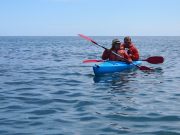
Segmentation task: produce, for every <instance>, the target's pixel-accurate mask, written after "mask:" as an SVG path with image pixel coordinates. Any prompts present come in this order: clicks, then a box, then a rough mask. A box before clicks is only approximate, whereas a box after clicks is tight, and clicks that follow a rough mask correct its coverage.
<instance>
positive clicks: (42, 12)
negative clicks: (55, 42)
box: [0, 0, 180, 36]
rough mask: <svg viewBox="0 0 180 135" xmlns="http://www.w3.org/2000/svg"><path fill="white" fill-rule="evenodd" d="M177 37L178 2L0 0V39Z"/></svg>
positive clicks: (159, 0) (165, 0)
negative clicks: (8, 37) (26, 37)
mask: <svg viewBox="0 0 180 135" xmlns="http://www.w3.org/2000/svg"><path fill="white" fill-rule="evenodd" d="M79 33H82V34H85V35H90V36H125V35H129V36H180V0H0V36H77V34H79Z"/></svg>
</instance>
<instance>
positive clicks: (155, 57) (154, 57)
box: [143, 56, 164, 64]
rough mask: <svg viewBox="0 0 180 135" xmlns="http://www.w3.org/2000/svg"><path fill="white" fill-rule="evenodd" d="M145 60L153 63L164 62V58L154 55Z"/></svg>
mask: <svg viewBox="0 0 180 135" xmlns="http://www.w3.org/2000/svg"><path fill="white" fill-rule="evenodd" d="M143 61H147V62H149V63H151V64H160V63H163V62H164V58H163V57H161V56H152V57H149V58H147V59H145V60H143Z"/></svg>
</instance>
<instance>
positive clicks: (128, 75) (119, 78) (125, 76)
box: [93, 69, 137, 83]
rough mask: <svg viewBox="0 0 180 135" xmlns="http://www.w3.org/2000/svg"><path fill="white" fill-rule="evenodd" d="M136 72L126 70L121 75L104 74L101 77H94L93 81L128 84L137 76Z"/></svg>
mask: <svg viewBox="0 0 180 135" xmlns="http://www.w3.org/2000/svg"><path fill="white" fill-rule="evenodd" d="M134 70H136V69H131V70H126V71H124V72H120V73H118V72H116V73H111V74H104V75H101V76H94V78H93V80H94V83H128V82H129V81H130V80H131V79H132V78H134V77H135V76H136V75H137V73H136V72H134ZM136 71H137V70H136Z"/></svg>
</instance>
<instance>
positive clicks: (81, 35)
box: [78, 34, 98, 45]
mask: <svg viewBox="0 0 180 135" xmlns="http://www.w3.org/2000/svg"><path fill="white" fill-rule="evenodd" d="M78 35H79V36H80V37H82V38H84V39H86V40H88V41H90V42H92V43H94V44H96V45H98V43H96V42H95V41H94V40H92V39H91V38H89V37H87V36H85V35H83V34H78Z"/></svg>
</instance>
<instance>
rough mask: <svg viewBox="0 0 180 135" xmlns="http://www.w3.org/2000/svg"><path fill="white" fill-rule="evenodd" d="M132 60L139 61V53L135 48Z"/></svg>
mask: <svg viewBox="0 0 180 135" xmlns="http://www.w3.org/2000/svg"><path fill="white" fill-rule="evenodd" d="M131 58H132V60H138V59H139V52H138V50H137V48H136V47H133V49H132V56H131Z"/></svg>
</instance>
